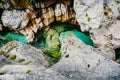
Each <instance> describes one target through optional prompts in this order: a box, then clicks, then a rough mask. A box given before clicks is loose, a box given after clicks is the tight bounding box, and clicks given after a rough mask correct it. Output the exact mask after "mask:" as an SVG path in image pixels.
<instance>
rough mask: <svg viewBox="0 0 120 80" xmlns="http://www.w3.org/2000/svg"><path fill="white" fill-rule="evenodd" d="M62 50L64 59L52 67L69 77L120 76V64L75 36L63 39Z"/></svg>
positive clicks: (76, 79)
mask: <svg viewBox="0 0 120 80" xmlns="http://www.w3.org/2000/svg"><path fill="white" fill-rule="evenodd" d="M61 52H62V53H63V56H62V59H61V60H60V61H59V62H58V63H57V64H55V65H54V66H52V67H51V69H53V70H55V71H57V72H59V73H60V74H62V75H64V76H66V77H68V78H69V79H72V80H88V79H90V80H99V79H100V80H101V79H106V80H110V79H111V78H118V79H119V77H120V64H118V63H116V62H114V61H112V60H110V59H108V58H106V57H104V56H102V54H103V53H102V52H101V51H99V50H98V49H95V48H93V47H91V46H88V45H85V44H84V43H83V42H82V41H80V40H79V39H77V38H75V37H74V36H72V37H66V38H65V39H64V40H63V42H62V48H61ZM113 80H114V79H113Z"/></svg>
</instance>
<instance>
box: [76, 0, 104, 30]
mask: <svg viewBox="0 0 120 80" xmlns="http://www.w3.org/2000/svg"><path fill="white" fill-rule="evenodd" d="M74 10H75V12H76V19H77V21H78V23H79V25H80V28H81V30H82V31H89V30H90V28H99V26H100V22H101V19H102V17H103V12H104V10H103V0H90V1H88V0H75V1H74Z"/></svg>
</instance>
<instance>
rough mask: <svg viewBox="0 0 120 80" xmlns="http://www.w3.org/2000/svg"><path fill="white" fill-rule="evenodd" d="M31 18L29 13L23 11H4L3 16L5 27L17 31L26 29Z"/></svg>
mask: <svg viewBox="0 0 120 80" xmlns="http://www.w3.org/2000/svg"><path fill="white" fill-rule="evenodd" d="M29 18H30V17H28V14H27V12H25V11H22V10H4V11H3V13H2V16H1V20H2V23H3V25H4V26H7V27H9V28H12V29H15V30H17V29H18V30H19V29H23V28H24V27H26V25H27V24H28V22H29Z"/></svg>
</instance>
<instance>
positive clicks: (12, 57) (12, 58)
mask: <svg viewBox="0 0 120 80" xmlns="http://www.w3.org/2000/svg"><path fill="white" fill-rule="evenodd" d="M8 58H9V59H10V60H14V59H16V55H10V56H9V57H8Z"/></svg>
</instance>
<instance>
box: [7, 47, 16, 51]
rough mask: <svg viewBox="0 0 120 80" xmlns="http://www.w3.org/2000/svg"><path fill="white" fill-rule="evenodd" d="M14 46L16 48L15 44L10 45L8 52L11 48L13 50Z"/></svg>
mask: <svg viewBox="0 0 120 80" xmlns="http://www.w3.org/2000/svg"><path fill="white" fill-rule="evenodd" d="M14 48H16V46H10V48H9V49H8V52H10V51H11V50H13V49H14Z"/></svg>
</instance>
